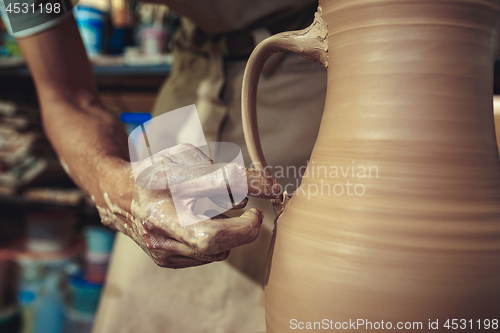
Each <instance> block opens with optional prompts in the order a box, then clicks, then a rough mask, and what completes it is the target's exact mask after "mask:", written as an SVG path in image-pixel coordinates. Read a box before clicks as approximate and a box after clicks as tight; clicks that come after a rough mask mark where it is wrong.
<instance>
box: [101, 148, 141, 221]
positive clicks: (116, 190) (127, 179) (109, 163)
mask: <svg viewBox="0 0 500 333" xmlns="http://www.w3.org/2000/svg"><path fill="white" fill-rule="evenodd" d="M97 180H98V189H97V192H98V193H96V194H94V196H95V199H94V200H95V202H96V205H98V206H104V207H108V206H110V205H112V206H114V207H115V208H116V207H118V208H120V210H124V211H127V212H129V211H130V204H131V202H132V198H133V193H134V187H135V181H134V176H133V173H132V167H131V165H130V162H128V161H126V160H124V159H121V158H116V157H113V158H106V159H103V160H102V161H101V162H100V163H99V165H98V167H97ZM105 197H106V198H105ZM108 208H110V207H108Z"/></svg>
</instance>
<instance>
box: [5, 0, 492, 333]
mask: <svg viewBox="0 0 500 333" xmlns="http://www.w3.org/2000/svg"><path fill="white" fill-rule="evenodd" d="M74 15H75V17H76V20H77V23H78V26H79V29H80V32H81V35H82V39H83V41H84V43H85V47H86V50H87V53H88V55H89V57H90V59H91V61H92V64H93V66H94V73H95V76H96V79H97V84H98V87H99V91H100V95H101V98H102V100H103V102H104V103H105V105H106V106H107V107H108V108H109V109H110V110H113V111H114V112H116V114H117V115H118V116H119V117H120V119H121V120H122V122H123V126H124V127H126V128H127V130H128V131H129V132H130V131H131V130H132V129H134V128H135V127H136V126H138V125H139V124H141V123H143V122H145V121H147V120H149V119H151V115H150V113H149V112H150V111H151V110H152V108H153V105H154V102H155V97H156V95H157V92H158V91H159V89H160V86H161V85H162V84H163V83H164V81H165V79H167V78H168V75H169V71H170V66H171V64H172V61H174V59H172V57H171V55H170V54H169V50H170V49H171V36H172V35H173V34H175V32H176V29H177V28H178V27H179V24H180V18H179V17H178V16H177V15H176V14H175V13H172V12H170V11H169V9H168V8H167V7H166V6H162V5H152V4H138V3H135V2H134V1H129V0H80V2H79V3H78V5H77V6H76V7H75V9H74ZM494 75H495V85H494V93H495V94H498V95H500V62H497V63H496V64H495V69H494ZM494 100H495V105H496V111H495V124H496V127H497V132H498V129H500V97H498V98H495V99H494ZM498 138H500V135H497V140H498ZM498 142H499V145H500V140H498ZM113 239H114V233H113V232H112V231H111V230H109V229H107V228H104V227H102V226H101V224H100V219H99V215H98V213H97V210H96V209H95V206H94V204H93V202H92V201H91V200H90V199H89V198H88V197H86V196H85V195H84V194H83V193H82V192H81V191H80V190H79V189H77V188H76V186H75V185H74V184H73V183H72V181H71V180H70V179H69V178H68V177H67V175H66V174H65V172H64V170H63V168H62V166H61V165H60V164H59V162H58V160H57V157H56V155H55V153H54V151H53V150H52V148H51V146H50V144H49V142H48V141H47V139H46V137H45V136H44V133H43V130H42V127H41V123H40V113H39V110H38V103H37V100H36V93H35V88H34V85H33V82H32V79H31V76H30V73H29V70H28V69H27V68H26V67H25V65H24V61H23V58H22V56H21V54H20V52H19V49H18V47H17V45H16V43H15V40H14V39H13V38H12V37H10V36H9V35H8V34H7V32H6V29H5V27H4V26H3V25H2V23H1V21H0V332H9V333H10V332H13V333H16V332H23V333H33V332H36V333H41V332H51V333H59V332H74V333H79V332H90V329H91V325H92V321H93V318H94V315H95V312H96V309H97V306H98V302H99V297H100V293H101V290H102V287H103V284H104V282H105V279H106V270H107V267H108V263H109V258H110V252H111V250H112V245H113Z"/></svg>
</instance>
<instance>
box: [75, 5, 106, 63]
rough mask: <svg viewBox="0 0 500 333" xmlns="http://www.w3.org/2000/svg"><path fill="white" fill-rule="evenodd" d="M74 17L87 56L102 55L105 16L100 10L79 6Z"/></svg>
mask: <svg viewBox="0 0 500 333" xmlns="http://www.w3.org/2000/svg"><path fill="white" fill-rule="evenodd" d="M74 15H75V19H76V22H77V24H78V28H79V30H80V34H81V35H82V40H83V44H84V45H85V49H86V50H87V54H88V55H89V56H95V55H98V54H101V52H102V49H103V45H104V31H105V19H106V16H105V14H104V13H103V12H101V11H100V10H98V9H95V8H92V7H88V6H82V5H79V6H76V7H75V9H74Z"/></svg>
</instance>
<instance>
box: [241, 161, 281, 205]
mask: <svg viewBox="0 0 500 333" xmlns="http://www.w3.org/2000/svg"><path fill="white" fill-rule="evenodd" d="M245 169H246V175H247V184H248V195H250V196H252V197H256V198H265V199H275V198H278V197H279V195H280V194H281V193H282V188H281V185H280V184H279V183H278V181H277V180H276V179H274V178H273V177H270V176H266V174H265V173H264V172H262V171H260V170H256V169H250V168H245Z"/></svg>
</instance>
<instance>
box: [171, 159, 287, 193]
mask: <svg viewBox="0 0 500 333" xmlns="http://www.w3.org/2000/svg"><path fill="white" fill-rule="evenodd" d="M213 168H215V170H213ZM167 175H168V180H169V187H170V189H171V190H172V195H173V194H174V192H175V193H176V195H177V196H178V197H179V198H204V197H208V196H215V195H218V194H219V195H227V194H228V192H229V193H232V194H233V195H235V194H239V195H240V196H241V195H243V196H246V195H247V194H249V195H251V196H254V197H258V198H277V197H278V196H279V195H280V194H281V193H280V191H281V186H280V185H279V184H278V182H277V181H276V180H275V179H274V178H272V177H266V175H265V174H264V173H263V172H261V171H258V170H255V169H250V168H246V167H244V166H242V165H239V164H236V163H229V164H225V165H224V164H222V165H221V164H214V165H210V166H205V165H204V166H199V167H198V166H190V167H183V166H178V165H176V166H173V167H171V168H170V169H169V170H168V172H167Z"/></svg>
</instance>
